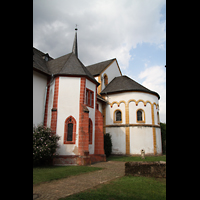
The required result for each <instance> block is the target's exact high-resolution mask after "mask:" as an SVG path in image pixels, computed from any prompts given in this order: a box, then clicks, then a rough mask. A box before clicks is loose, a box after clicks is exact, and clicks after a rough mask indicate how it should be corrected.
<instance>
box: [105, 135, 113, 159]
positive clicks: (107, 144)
mask: <svg viewBox="0 0 200 200" xmlns="http://www.w3.org/2000/svg"><path fill="white" fill-rule="evenodd" d="M104 151H105V154H106V157H109V156H110V154H111V153H112V140H111V135H110V134H109V133H106V134H105V135H104Z"/></svg>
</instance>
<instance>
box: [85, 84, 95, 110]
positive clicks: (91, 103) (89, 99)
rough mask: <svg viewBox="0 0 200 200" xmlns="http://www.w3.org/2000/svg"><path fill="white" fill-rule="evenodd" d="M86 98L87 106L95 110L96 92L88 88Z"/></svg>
mask: <svg viewBox="0 0 200 200" xmlns="http://www.w3.org/2000/svg"><path fill="white" fill-rule="evenodd" d="M85 96H86V98H85V104H86V106H89V107H91V108H94V92H93V91H92V90H90V89H88V88H86V95H85Z"/></svg>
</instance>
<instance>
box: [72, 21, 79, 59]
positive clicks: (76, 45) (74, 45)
mask: <svg viewBox="0 0 200 200" xmlns="http://www.w3.org/2000/svg"><path fill="white" fill-rule="evenodd" d="M77 30H78V29H77V24H76V28H75V37H74V44H73V47H72V53H74V54H75V55H76V56H77V58H78V43H77Z"/></svg>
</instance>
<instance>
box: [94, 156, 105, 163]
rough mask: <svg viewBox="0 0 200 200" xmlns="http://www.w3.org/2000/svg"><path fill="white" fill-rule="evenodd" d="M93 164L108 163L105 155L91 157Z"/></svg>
mask: <svg viewBox="0 0 200 200" xmlns="http://www.w3.org/2000/svg"><path fill="white" fill-rule="evenodd" d="M90 158H91V162H92V163H96V162H106V155H105V154H92V155H90Z"/></svg>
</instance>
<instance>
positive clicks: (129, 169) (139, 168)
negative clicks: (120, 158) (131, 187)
mask: <svg viewBox="0 0 200 200" xmlns="http://www.w3.org/2000/svg"><path fill="white" fill-rule="evenodd" d="M125 175H132V176H146V177H156V178H166V162H164V161H158V162H142V161H141V162H126V163H125Z"/></svg>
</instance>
